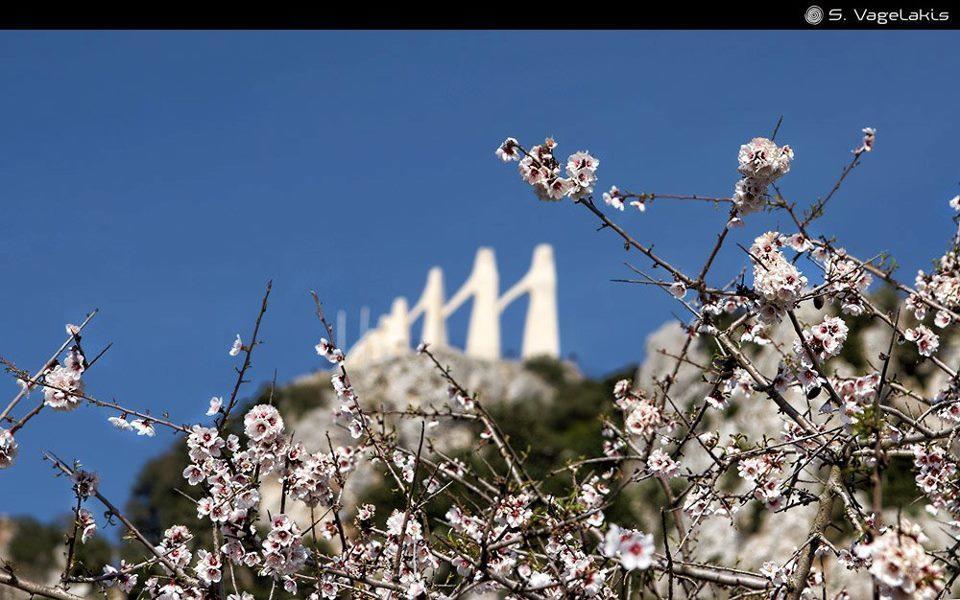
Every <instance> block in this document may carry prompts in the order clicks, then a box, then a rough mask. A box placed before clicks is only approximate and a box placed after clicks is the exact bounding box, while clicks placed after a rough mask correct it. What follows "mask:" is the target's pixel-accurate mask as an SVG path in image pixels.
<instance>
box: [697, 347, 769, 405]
mask: <svg viewBox="0 0 960 600" xmlns="http://www.w3.org/2000/svg"><path fill="white" fill-rule="evenodd" d="M745 335H747V334H745ZM761 339H764V338H761ZM764 343H766V340H765V339H764ZM753 386H754V381H753V378H752V377H750V374H749V373H747V371H746V370H745V369H742V368H740V367H737V368H735V369H733V370H732V371H731V372H730V373H729V376H727V377H724V378H723V379H722V382H721V384H720V385H716V386H714V388H713V389H712V390H710V393H708V394H707V395H706V396H705V397H704V402H706V403H707V405H708V406H710V407H712V408H715V409H717V410H726V409H727V407H728V406H729V405H730V398H732V397H734V396H738V397H743V398H749V397H750V396H751V395H752V394H753Z"/></svg>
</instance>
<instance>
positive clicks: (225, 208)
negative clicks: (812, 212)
mask: <svg viewBox="0 0 960 600" xmlns="http://www.w3.org/2000/svg"><path fill="white" fill-rule="evenodd" d="M955 42H956V37H955V35H954V34H952V33H950V32H942V33H934V32H884V33H879V32H859V33H850V32H846V33H845V32H829V33H828V32H820V33H813V32H787V33H784V32H767V33H764V32H719V33H710V32H590V33H577V32H562V33H552V32H535V33H530V32H508V33H498V32H343V33H331V32H284V33H267V32H221V33H205V32H150V33H142V32H61V33H50V32H4V33H2V34H0V82H2V87H3V90H4V91H3V94H0V115H3V127H2V135H0V153H2V160H0V190H2V194H3V207H4V215H3V219H2V221H0V264H2V269H3V276H4V280H5V281H6V288H5V293H4V294H3V295H2V296H0V354H2V355H3V356H5V357H7V358H9V359H11V360H13V361H15V362H16V363H17V364H18V365H20V366H22V367H24V368H29V369H31V370H32V369H34V368H36V367H37V366H38V365H39V364H40V363H42V361H43V360H44V359H45V357H46V356H47V355H48V354H49V353H50V352H51V350H52V349H53V348H55V347H56V346H57V345H58V344H59V343H60V342H61V341H62V338H63V337H64V332H63V326H64V323H66V322H79V321H80V320H81V319H82V317H83V315H84V313H85V312H86V311H87V310H89V309H91V308H93V307H100V308H101V310H102V313H101V314H100V315H99V316H98V317H97V318H96V319H95V321H94V323H93V326H92V328H91V329H90V332H89V334H88V335H87V337H86V345H87V347H88V351H95V350H97V349H99V347H101V346H102V345H104V344H106V343H108V342H113V343H114V346H113V348H112V349H111V350H110V352H109V353H108V354H107V355H106V356H105V357H104V358H103V359H102V361H101V363H99V364H98V365H97V366H96V368H95V369H94V370H92V371H91V372H90V373H89V375H88V377H87V381H88V389H89V391H90V392H91V393H92V394H94V395H96V396H98V397H102V398H105V399H109V398H116V399H117V400H118V401H120V402H122V403H124V404H127V405H129V406H133V407H153V408H154V409H155V410H156V408H157V407H165V408H166V409H168V410H169V411H170V413H171V415H172V416H173V418H174V419H175V420H178V421H184V422H185V421H190V420H196V419H199V418H202V415H203V412H204V410H205V408H206V403H207V400H208V398H209V397H210V396H211V395H220V394H224V393H226V392H227V390H228V386H229V385H230V384H231V382H232V377H233V373H232V367H233V365H234V360H233V359H231V358H230V357H228V356H227V352H226V351H227V348H228V347H229V345H230V343H231V340H232V339H233V336H234V334H235V333H236V332H242V333H246V332H247V331H248V330H249V328H250V323H251V320H252V318H253V317H254V315H255V311H256V308H257V303H258V301H259V297H260V295H261V293H262V290H263V287H264V284H265V282H266V281H267V280H268V279H270V278H273V279H274V282H275V283H274V286H275V287H274V295H273V298H272V303H271V307H270V311H269V313H268V315H267V317H266V319H265V322H264V339H265V341H266V344H265V345H264V346H262V347H261V348H260V349H259V350H258V352H257V355H256V360H255V367H254V370H253V372H252V378H253V380H254V381H255V382H257V384H259V383H262V382H265V381H267V380H269V379H270V377H271V376H272V373H273V370H274V368H276V369H278V371H279V378H280V379H281V380H289V379H291V378H294V377H296V376H297V375H300V374H302V373H305V372H309V371H311V370H313V369H316V368H317V367H318V366H320V364H319V362H318V360H317V357H316V356H315V355H314V353H313V350H312V345H313V344H314V343H315V342H316V339H317V337H318V335H319V331H318V328H317V324H316V323H315V321H314V319H313V316H312V312H311V305H310V299H309V297H308V294H307V291H308V290H309V289H311V288H316V289H317V290H318V291H319V292H320V293H321V295H322V297H323V299H324V301H325V303H326V305H327V307H328V309H329V310H330V311H331V312H333V311H335V310H336V309H338V308H342V309H345V310H347V311H348V313H349V315H350V320H349V325H348V331H347V335H348V337H349V338H351V339H353V338H354V337H355V335H356V331H357V315H358V312H359V309H360V307H361V306H363V305H367V306H370V307H371V310H372V312H373V313H374V315H376V314H378V313H380V312H383V311H385V310H387V308H388V306H389V303H390V301H391V299H392V298H393V297H394V296H396V295H406V296H407V297H409V298H411V299H413V298H415V297H416V295H417V294H419V291H420V288H421V286H422V285H423V282H424V278H425V275H426V271H427V269H428V268H429V267H430V266H431V265H434V264H436V265H440V266H442V267H443V268H444V269H445V271H446V273H447V286H448V292H452V291H453V287H454V286H455V285H458V284H459V282H460V281H462V280H463V279H464V278H465V277H466V274H467V272H468V271H469V268H470V263H471V261H472V257H473V254H474V252H475V250H476V248H477V247H478V246H481V245H489V246H493V247H494V248H495V249H496V252H497V255H498V260H499V263H500V270H501V279H502V283H503V285H504V287H506V286H507V285H509V284H511V283H512V282H513V281H515V280H516V279H517V278H519V277H520V276H521V275H522V273H523V272H524V271H525V270H526V268H527V265H528V263H529V260H530V252H531V251H532V249H533V247H534V245H535V244H537V243H539V242H549V243H552V244H553V245H554V246H555V248H556V256H557V261H558V269H559V306H560V318H561V337H562V340H561V343H562V346H563V350H564V352H565V353H573V354H575V355H576V356H577V357H578V359H579V362H580V364H581V366H582V368H583V369H584V370H585V371H586V372H588V373H592V374H599V373H605V372H609V371H611V370H613V369H615V368H617V367H620V366H623V365H625V364H628V363H631V362H635V361H637V360H639V359H640V358H641V357H642V347H643V343H644V338H645V336H646V335H647V334H648V333H649V332H650V331H651V330H652V329H654V328H655V327H657V326H658V325H659V324H661V323H663V322H664V321H666V320H668V319H670V318H671V312H672V311H673V306H671V304H670V303H669V301H668V299H666V298H665V297H663V296H664V295H663V294H657V293H654V291H653V290H651V289H649V288H646V287H644V288H637V287H630V286H625V285H622V284H615V283H611V282H610V281H609V280H610V279H612V278H615V277H622V276H624V275H625V269H624V267H623V266H622V264H621V262H622V261H623V260H625V259H629V260H631V261H635V262H636V264H638V265H645V264H646V263H644V261H642V260H640V258H639V257H638V256H637V255H635V254H631V255H626V254H625V253H624V252H623V250H622V247H621V246H620V245H619V244H618V243H617V242H616V241H615V240H614V239H613V237H612V236H611V235H610V234H609V232H599V233H597V232H595V231H594V230H595V223H594V221H593V220H592V217H591V216H590V215H589V214H587V213H586V211H585V210H583V209H582V208H581V207H577V206H574V205H572V204H570V203H562V204H549V205H548V204H542V203H539V202H537V201H536V200H534V199H533V197H532V195H531V194H530V193H529V192H528V190H527V188H526V186H525V185H524V184H523V183H522V182H521V181H520V180H519V177H518V175H517V173H516V171H515V167H514V165H507V166H504V165H502V164H501V163H499V161H497V160H496V158H495V157H494V156H493V150H494V148H495V147H496V146H497V144H498V143H499V142H500V141H501V140H502V139H503V138H504V137H505V136H507V135H514V136H516V137H518V138H519V139H521V140H522V141H524V142H525V143H536V142H538V141H540V140H542V138H543V137H544V136H546V135H553V136H555V137H556V139H557V140H558V141H559V144H560V146H559V148H558V154H560V155H562V156H566V155H567V154H568V153H572V152H574V151H576V150H580V149H587V150H590V151H591V152H592V153H593V154H595V155H596V156H598V157H599V158H600V160H601V166H600V170H599V178H600V181H599V186H600V187H603V188H605V187H606V186H609V185H610V184H617V185H619V186H620V187H621V188H626V189H630V190H634V191H651V192H659V193H701V194H707V195H727V194H729V193H730V191H731V189H732V187H733V184H734V182H735V181H736V172H735V168H736V156H737V150H738V148H739V146H740V144H742V143H743V142H745V141H746V140H748V139H750V138H751V137H753V136H756V135H768V134H769V133H770V131H771V129H772V127H773V125H774V123H775V122H776V120H777V117H778V116H779V115H781V114H782V115H784V122H783V126H782V128H781V130H780V133H779V135H778V141H781V142H785V143H789V144H791V145H792V146H793V148H794V150H795V152H796V159H795V161H794V166H793V171H792V172H791V173H790V174H789V175H787V176H786V177H785V178H784V179H783V180H782V189H783V191H784V192H785V193H786V194H787V195H788V196H789V197H791V198H796V199H798V200H800V201H801V205H806V204H807V203H808V202H810V201H811V200H813V199H815V198H816V197H817V196H818V195H822V194H824V193H825V192H826V191H827V190H828V189H829V188H830V187H831V186H832V184H833V182H834V181H835V180H836V177H837V176H838V175H839V172H840V170H841V169H842V167H843V165H844V164H845V163H846V162H847V161H848V160H849V158H850V153H849V152H850V149H852V148H853V147H854V146H855V145H856V144H857V143H858V140H859V131H860V128H862V127H864V126H868V125H869V126H873V127H876V128H877V130H878V138H877V145H876V151H875V152H873V153H872V154H871V155H868V156H867V157H866V160H865V161H864V164H863V167H862V168H860V169H858V170H857V171H856V172H855V173H854V174H853V175H852V177H851V178H850V180H849V182H848V183H847V184H846V185H845V186H844V187H843V189H842V190H841V192H840V193H839V194H838V195H837V196H836V197H835V199H834V200H833V201H832V204H831V206H830V214H829V216H828V217H827V218H824V219H823V220H821V221H819V222H818V225H817V228H816V231H817V232H829V233H836V234H839V235H840V236H841V240H842V241H843V242H844V243H845V244H846V246H847V247H848V248H849V249H850V250H852V251H854V252H856V253H860V254H862V255H865V256H872V255H874V254H875V253H876V252H878V251H880V250H888V251H891V252H892V253H893V254H894V255H896V256H897V258H898V260H899V261H900V263H901V264H902V265H903V268H904V270H905V272H904V274H903V276H904V277H905V278H906V279H912V272H913V271H915V269H916V268H918V267H923V266H926V265H927V264H928V263H929V260H930V259H931V258H933V257H935V256H938V255H939V253H940V252H942V250H943V246H944V244H945V243H946V240H947V237H948V236H949V235H950V231H951V228H952V225H951V223H950V217H951V213H950V211H949V209H948V207H947V204H946V203H947V200H948V199H949V198H950V197H952V196H953V195H954V194H956V193H957V192H958V191H960V190H958V181H960V177H958V173H957V158H956V157H957V153H956V151H955V149H954V147H955V146H956V142H957V139H960V125H958V121H957V119H956V110H955V107H956V97H957V93H958V84H957V82H956V81H955V79H956V78H955V77H954V76H953V75H952V74H956V73H958V72H960V54H958V53H957V52H956V50H955ZM724 216H725V215H724V213H723V212H721V211H720V210H717V209H713V208H711V207H709V206H701V205H689V204H685V203H684V204H682V205H681V204H676V205H671V204H670V203H669V202H667V201H664V202H658V203H656V204H655V205H654V206H653V207H652V209H650V210H649V211H648V212H647V213H646V214H643V215H641V214H639V213H635V212H627V213H625V214H623V215H617V217H618V218H621V221H622V222H623V223H624V224H625V225H626V226H627V227H628V228H629V229H630V230H631V231H633V232H634V233H635V234H636V235H637V236H638V237H639V238H640V239H642V240H644V241H648V242H652V243H655V244H656V248H657V250H658V251H659V252H660V253H662V254H663V255H664V256H665V257H667V258H669V259H670V260H671V261H672V262H674V263H675V264H676V265H678V266H680V267H684V268H690V269H692V268H695V267H697V266H699V265H700V264H701V262H702V258H701V257H702V255H703V253H704V252H705V251H706V250H707V249H708V248H709V247H710V246H711V245H712V240H713V236H714V235H715V234H716V233H717V232H718V231H719V229H720V227H721V226H722V223H723V220H724ZM778 225H781V223H778V222H777V220H776V219H774V218H770V217H766V216H763V215H757V216H753V217H750V218H749V219H748V223H747V226H746V227H745V228H744V229H742V230H738V231H737V232H736V234H735V235H736V239H737V241H741V242H742V243H745V244H747V243H749V240H751V239H752V238H753V237H754V236H755V235H756V234H757V233H760V232H762V231H764V230H765V229H767V228H773V227H777V226H778ZM782 225H784V226H785V224H782ZM730 248H733V249H734V250H733V251H730V252H728V253H727V254H725V255H723V256H721V257H720V259H719V260H718V263H717V268H716V274H717V276H718V277H720V276H724V275H729V274H733V273H736V272H737V270H738V269H739V268H740V267H741V266H742V264H743V256H742V254H741V253H739V252H738V251H736V250H735V246H733V245H730ZM522 318H523V306H517V307H514V308H513V309H512V310H511V311H509V312H508V314H507V315H505V318H504V330H505V334H504V338H505V339H504V346H505V348H506V349H513V350H516V349H518V348H519V344H520V340H519V333H518V331H519V325H520V324H521V322H522ZM466 319H467V313H466V311H462V314H460V315H458V316H457V318H455V319H454V321H453V322H452V323H451V330H452V331H451V335H452V338H453V341H455V342H458V343H462V341H463V333H464V331H465V329H466ZM0 387H2V386H0ZM253 390H254V387H250V388H249V391H250V392H252V391H253ZM15 392H16V386H15V384H14V382H13V381H12V380H11V381H9V382H8V383H7V384H6V392H5V393H6V394H7V395H8V396H12V395H13V394H15ZM35 400H36V399H31V401H30V403H29V404H28V405H32V403H33V402H34V401H35ZM105 416H106V415H105V414H103V413H102V412H98V411H95V410H94V409H91V408H81V409H78V410H77V411H75V412H72V413H68V414H62V413H49V414H47V413H45V414H43V415H42V417H40V418H38V419H37V420H36V421H34V422H33V423H32V424H31V426H29V427H27V428H26V429H25V430H24V431H23V432H22V433H21V434H19V435H18V440H19V442H20V446H21V456H20V458H19V460H18V462H17V464H16V465H15V466H14V468H12V469H8V470H6V471H3V472H0V513H4V512H5V513H30V514H35V515H38V516H40V517H44V518H46V517H51V516H53V515H56V514H59V513H62V512H65V511H67V510H68V507H69V504H70V498H69V496H70V493H69V489H68V486H67V485H66V484H65V483H64V482H63V481H61V480H59V479H55V478H53V477H52V476H50V472H49V470H48V469H46V468H44V467H42V463H41V461H40V459H39V456H40V452H41V450H44V449H48V450H52V451H54V452H56V453H57V454H59V455H60V456H61V457H63V458H66V459H73V458H77V459H80V460H81V461H82V462H83V463H84V464H86V465H87V466H88V467H89V468H92V469H95V470H98V471H99V472H100V473H101V474H102V476H103V479H104V483H103V486H102V489H103V490H104V491H105V492H106V493H107V494H108V495H109V496H111V497H113V498H114V499H115V501H118V502H123V501H125V500H126V494H127V490H128V488H129V484H130V473H133V472H135V470H136V469H137V468H138V466H139V465H140V464H142V463H143V461H144V460H146V459H147V458H148V457H150V456H152V455H155V454H157V453H159V452H161V451H162V450H163V449H165V448H166V446H167V445H168V443H169V441H170V436H169V435H168V434H160V435H158V437H157V438H156V439H153V440H147V439H144V438H137V437H135V436H132V435H130V434H126V433H123V432H119V431H116V430H114V429H112V428H111V427H110V426H109V424H108V423H107V422H106V420H105Z"/></svg>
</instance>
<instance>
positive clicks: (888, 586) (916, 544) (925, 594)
mask: <svg viewBox="0 0 960 600" xmlns="http://www.w3.org/2000/svg"><path fill="white" fill-rule="evenodd" d="M925 541H927V539H926V536H924V535H923V532H922V531H921V530H920V528H919V527H917V526H916V525H913V524H911V523H908V522H906V521H904V522H902V523H900V524H899V526H896V527H887V528H885V529H883V530H882V531H881V533H880V535H878V536H877V537H875V538H874V539H873V540H872V541H870V542H866V543H861V544H857V546H856V547H855V548H854V553H855V554H856V556H857V557H858V558H860V559H862V560H864V561H867V563H868V564H869V568H870V574H871V575H873V577H874V579H875V580H876V582H877V584H879V586H880V593H881V595H882V596H883V597H886V598H916V599H918V600H926V599H933V598H939V597H940V592H941V591H942V590H943V588H944V580H943V579H944V578H943V567H942V566H940V565H939V564H937V563H936V562H935V561H934V558H933V557H932V556H930V555H929V554H927V552H926V551H925V550H924V549H923V545H922V544H923V543H924V542H925Z"/></svg>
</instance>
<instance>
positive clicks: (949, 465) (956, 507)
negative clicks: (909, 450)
mask: <svg viewBox="0 0 960 600" xmlns="http://www.w3.org/2000/svg"><path fill="white" fill-rule="evenodd" d="M913 465H914V468H915V469H916V482H917V487H918V488H920V489H921V490H922V491H923V493H924V494H926V495H927V498H929V499H930V506H929V507H928V508H929V510H930V511H931V512H936V511H940V510H946V511H948V512H949V513H951V514H956V513H958V512H960V503H958V500H960V494H958V492H957V484H956V475H957V463H956V462H955V461H954V459H953V458H951V457H950V456H948V455H947V452H946V451H945V450H944V449H943V448H942V447H940V446H934V445H926V446H921V445H917V446H915V447H914V449H913Z"/></svg>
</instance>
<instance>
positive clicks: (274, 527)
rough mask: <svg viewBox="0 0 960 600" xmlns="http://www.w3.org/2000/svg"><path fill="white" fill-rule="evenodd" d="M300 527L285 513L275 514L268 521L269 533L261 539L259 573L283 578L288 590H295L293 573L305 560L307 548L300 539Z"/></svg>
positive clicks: (284, 585)
mask: <svg viewBox="0 0 960 600" xmlns="http://www.w3.org/2000/svg"><path fill="white" fill-rule="evenodd" d="M301 535H302V534H301V532H300V528H299V527H297V524H296V523H294V522H293V520H292V519H290V517H288V516H287V515H276V516H274V517H273V519H271V521H270V533H269V534H267V539H265V540H264V541H263V569H262V570H261V571H260V574H261V575H272V576H275V577H281V578H282V579H283V587H284V589H286V590H287V591H288V592H290V593H291V594H292V593H295V592H296V591H297V583H296V580H294V579H293V577H292V576H293V575H294V574H296V572H297V571H299V570H300V569H301V568H302V567H303V565H304V564H306V562H307V555H308V553H307V549H306V548H305V547H304V545H303V540H302V539H301Z"/></svg>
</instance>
